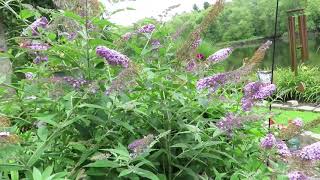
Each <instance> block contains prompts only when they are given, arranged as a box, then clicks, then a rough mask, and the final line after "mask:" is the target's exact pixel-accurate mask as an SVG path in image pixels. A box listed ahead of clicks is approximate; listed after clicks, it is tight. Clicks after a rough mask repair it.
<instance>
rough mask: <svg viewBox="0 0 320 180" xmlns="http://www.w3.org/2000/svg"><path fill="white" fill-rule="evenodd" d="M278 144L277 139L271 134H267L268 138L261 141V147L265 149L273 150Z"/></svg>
mask: <svg viewBox="0 0 320 180" xmlns="http://www.w3.org/2000/svg"><path fill="white" fill-rule="evenodd" d="M276 143H277V140H276V137H275V136H274V135H273V134H271V133H269V134H267V136H266V137H264V138H263V139H262V140H261V143H260V146H261V147H262V148H263V149H271V148H273V147H274V146H275V145H276Z"/></svg>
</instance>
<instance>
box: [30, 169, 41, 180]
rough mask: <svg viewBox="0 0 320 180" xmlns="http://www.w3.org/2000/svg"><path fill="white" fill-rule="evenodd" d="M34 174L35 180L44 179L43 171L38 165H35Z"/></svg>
mask: <svg viewBox="0 0 320 180" xmlns="http://www.w3.org/2000/svg"><path fill="white" fill-rule="evenodd" d="M32 176H33V180H42V175H41V172H40V171H39V169H37V168H36V167H33V172H32Z"/></svg>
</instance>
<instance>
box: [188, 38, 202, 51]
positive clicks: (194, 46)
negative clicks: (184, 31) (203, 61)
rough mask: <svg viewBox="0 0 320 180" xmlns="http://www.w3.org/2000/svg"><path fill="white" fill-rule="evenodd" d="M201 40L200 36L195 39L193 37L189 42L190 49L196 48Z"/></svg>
mask: <svg viewBox="0 0 320 180" xmlns="http://www.w3.org/2000/svg"><path fill="white" fill-rule="evenodd" d="M201 42H202V39H201V37H198V38H197V39H195V40H194V41H193V42H192V43H191V47H192V49H197V48H198V47H199V46H200V44H201Z"/></svg>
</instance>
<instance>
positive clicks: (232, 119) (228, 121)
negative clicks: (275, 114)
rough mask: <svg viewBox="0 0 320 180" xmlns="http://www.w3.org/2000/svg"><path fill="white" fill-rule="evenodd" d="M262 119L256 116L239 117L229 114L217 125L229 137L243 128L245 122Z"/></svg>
mask: <svg viewBox="0 0 320 180" xmlns="http://www.w3.org/2000/svg"><path fill="white" fill-rule="evenodd" d="M259 119H260V117H259V116H256V115H248V116H237V115H234V114H233V113H228V114H226V116H225V117H224V118H222V119H221V120H220V121H219V122H217V123H216V126H217V127H218V128H219V129H221V130H222V131H225V132H226V133H227V134H228V135H232V132H233V130H234V129H236V128H241V127H242V126H243V124H244V123H245V122H248V121H256V120H259Z"/></svg>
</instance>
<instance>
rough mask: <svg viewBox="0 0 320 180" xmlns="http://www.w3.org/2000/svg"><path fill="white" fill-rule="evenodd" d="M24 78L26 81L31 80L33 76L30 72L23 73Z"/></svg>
mask: <svg viewBox="0 0 320 180" xmlns="http://www.w3.org/2000/svg"><path fill="white" fill-rule="evenodd" d="M24 76H25V77H26V79H27V80H32V79H33V78H34V74H33V73H31V72H27V73H24Z"/></svg>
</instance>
